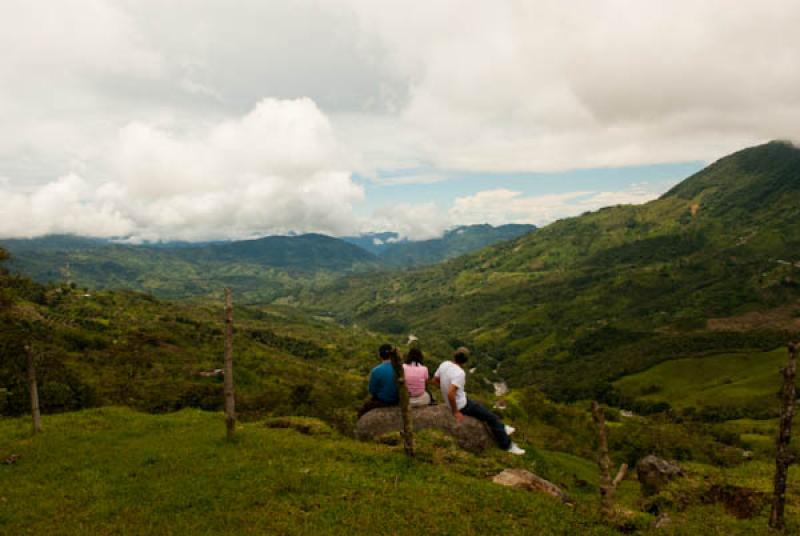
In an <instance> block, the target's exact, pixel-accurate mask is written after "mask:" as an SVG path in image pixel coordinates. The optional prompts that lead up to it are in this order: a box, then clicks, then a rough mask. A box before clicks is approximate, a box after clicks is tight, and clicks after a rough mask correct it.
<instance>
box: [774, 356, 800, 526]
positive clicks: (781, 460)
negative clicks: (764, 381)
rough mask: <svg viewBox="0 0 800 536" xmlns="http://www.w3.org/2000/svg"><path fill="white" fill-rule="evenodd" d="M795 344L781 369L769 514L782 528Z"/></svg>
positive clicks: (794, 399)
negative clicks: (780, 394) (778, 415)
mask: <svg viewBox="0 0 800 536" xmlns="http://www.w3.org/2000/svg"><path fill="white" fill-rule="evenodd" d="M797 350H798V348H797V345H796V344H794V343H789V362H788V363H787V364H786V367H785V368H784V369H783V391H782V397H781V399H782V401H783V407H782V408H781V421H780V428H779V430H778V439H777V441H776V452H775V482H774V488H773V493H772V511H771V512H770V515H769V526H770V527H772V528H773V529H783V528H784V520H783V507H784V504H785V503H786V477H787V474H788V472H789V465H790V464H791V463H792V462H793V461H794V460H793V459H792V455H791V453H790V452H789V441H791V439H792V419H793V418H794V412H795V406H796V404H797V393H796V389H795V383H794V381H795V375H796V374H797Z"/></svg>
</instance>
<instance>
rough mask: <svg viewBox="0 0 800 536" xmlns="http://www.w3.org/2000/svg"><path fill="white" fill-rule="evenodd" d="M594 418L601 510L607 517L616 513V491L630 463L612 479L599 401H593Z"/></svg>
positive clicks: (604, 425)
mask: <svg viewBox="0 0 800 536" xmlns="http://www.w3.org/2000/svg"><path fill="white" fill-rule="evenodd" d="M592 418H593V419H594V423H595V425H596V426H597V443H598V453H597V465H598V466H599V467H600V512H601V513H602V514H603V516H605V517H606V518H610V517H611V516H613V514H614V492H615V491H616V490H617V486H619V483H620V482H622V479H623V478H625V473H627V471H628V464H627V463H623V464H622V465H620V467H619V471H617V476H615V477H614V480H613V481H612V480H611V472H610V470H611V459H610V458H609V457H608V432H607V430H606V417H605V414H604V413H603V408H602V407H601V406H600V404H598V403H597V402H594V401H592Z"/></svg>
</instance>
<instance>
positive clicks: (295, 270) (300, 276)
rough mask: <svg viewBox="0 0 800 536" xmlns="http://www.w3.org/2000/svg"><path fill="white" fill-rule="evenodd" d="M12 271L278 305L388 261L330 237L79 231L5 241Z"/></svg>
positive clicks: (96, 284) (159, 292) (160, 292)
mask: <svg viewBox="0 0 800 536" xmlns="http://www.w3.org/2000/svg"><path fill="white" fill-rule="evenodd" d="M0 246H3V247H5V248H6V249H7V250H8V251H9V252H10V253H11V254H12V260H11V263H10V268H12V269H13V270H16V271H19V272H21V273H24V274H26V275H30V276H31V277H33V278H34V279H36V280H37V281H42V282H46V281H67V280H69V281H71V282H74V283H76V284H77V285H79V286H82V287H87V288H93V289H94V288H99V289H110V288H119V289H131V290H137V291H142V292H149V293H152V294H154V295H156V296H160V297H164V298H185V297H193V296H205V295H209V294H211V293H213V292H215V291H218V290H219V289H220V288H221V287H223V286H229V287H231V288H232V289H234V290H235V291H236V292H238V293H239V295H240V297H241V299H243V300H244V301H246V302H270V301H273V300H275V299H276V298H280V297H282V296H288V295H295V294H298V293H302V292H304V291H308V290H309V289H313V288H315V286H317V285H320V284H323V283H325V282H327V281H329V280H331V279H333V278H335V277H337V276H338V275H340V274H342V273H349V272H359V271H364V270H374V269H376V268H379V267H381V266H382V264H381V262H380V261H379V260H378V259H376V258H375V257H374V256H373V255H371V254H370V253H368V252H365V251H364V250H362V249H360V248H358V247H356V246H354V245H352V244H349V243H347V242H344V241H342V240H338V239H336V238H331V237H329V236H323V235H318V234H306V235H300V236H268V237H265V238H260V239H257V240H243V241H236V242H220V243H206V244H194V245H191V244H182V243H178V244H161V245H157V246H154V245H129V244H120V243H114V242H110V241H107V240H98V239H91V238H83V237H73V236H49V237H43V238H35V239H29V240H3V241H0Z"/></svg>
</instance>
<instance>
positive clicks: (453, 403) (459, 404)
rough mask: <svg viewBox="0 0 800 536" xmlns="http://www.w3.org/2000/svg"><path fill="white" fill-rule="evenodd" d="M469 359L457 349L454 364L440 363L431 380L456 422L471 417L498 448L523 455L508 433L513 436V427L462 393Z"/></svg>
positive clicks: (451, 362)
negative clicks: (486, 428) (485, 428)
mask: <svg viewBox="0 0 800 536" xmlns="http://www.w3.org/2000/svg"><path fill="white" fill-rule="evenodd" d="M468 359H469V350H468V349H467V348H465V347H463V346H462V347H460V348H458V349H457V350H456V351H455V354H453V361H445V362H444V363H442V364H441V365H440V366H439V368H438V369H437V370H436V374H434V378H433V381H434V382H435V383H438V384H439V386H440V387H441V388H442V397H443V398H444V399H445V400H446V401H447V404H448V405H449V406H450V409H451V410H452V411H453V417H455V419H456V422H458V423H460V422H461V421H463V420H464V415H467V416H469V417H474V418H475V419H478V420H479V421H483V422H485V423H486V424H487V425H488V426H489V429H490V430H491V431H492V435H494V438H495V441H497V446H499V447H500V448H501V449H503V450H505V451H506V452H510V453H511V454H517V455H522V454H525V451H524V450H522V449H521V448H519V447H518V446H517V445H516V444H515V443H514V442H513V441H511V438H510V437H508V436H509V434H512V433H514V428H513V427H510V426H506V425H505V424H503V421H502V419H500V417H498V416H497V415H495V414H494V413H492V412H491V411H489V410H488V409H487V408H486V407H485V406H484V405H483V404H481V403H480V402H476V401H474V400H470V399H469V398H467V394H466V393H465V392H464V384H465V383H466V378H467V375H466V374H465V373H464V366H466V364H467V360H468Z"/></svg>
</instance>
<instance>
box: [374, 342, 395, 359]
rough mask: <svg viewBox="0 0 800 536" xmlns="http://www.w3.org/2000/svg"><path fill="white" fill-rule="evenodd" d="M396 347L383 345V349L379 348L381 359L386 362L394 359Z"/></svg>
mask: <svg viewBox="0 0 800 536" xmlns="http://www.w3.org/2000/svg"><path fill="white" fill-rule="evenodd" d="M394 351H395V350H394V346H392V345H391V344H381V347H380V348H378V355H380V356H381V359H383V360H384V361H386V360H387V359H391V358H392V354H393V353H394Z"/></svg>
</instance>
